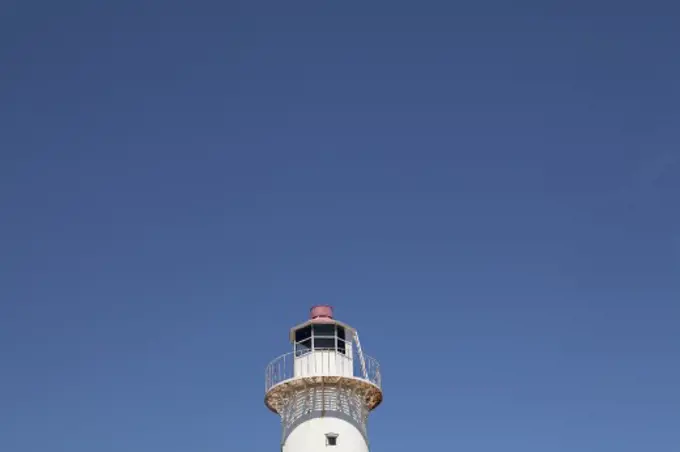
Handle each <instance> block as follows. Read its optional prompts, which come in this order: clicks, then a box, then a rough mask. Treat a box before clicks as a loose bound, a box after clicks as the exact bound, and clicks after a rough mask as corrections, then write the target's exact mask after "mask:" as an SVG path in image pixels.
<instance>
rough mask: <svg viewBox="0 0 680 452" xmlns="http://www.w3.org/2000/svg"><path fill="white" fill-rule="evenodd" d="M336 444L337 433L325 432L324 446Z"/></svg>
mask: <svg viewBox="0 0 680 452" xmlns="http://www.w3.org/2000/svg"><path fill="white" fill-rule="evenodd" d="M337 445H338V434H337V433H326V446H337Z"/></svg>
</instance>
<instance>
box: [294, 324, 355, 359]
mask: <svg viewBox="0 0 680 452" xmlns="http://www.w3.org/2000/svg"><path fill="white" fill-rule="evenodd" d="M347 348H348V344H347V341H346V335H345V328H344V327H342V326H340V325H337V324H335V323H316V324H311V325H307V326H303V327H302V328H300V329H298V330H296V331H295V356H302V355H304V354H307V353H309V352H311V351H312V350H326V351H336V352H339V353H342V354H343V355H344V354H346V353H347Z"/></svg>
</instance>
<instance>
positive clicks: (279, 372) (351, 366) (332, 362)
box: [265, 352, 382, 392]
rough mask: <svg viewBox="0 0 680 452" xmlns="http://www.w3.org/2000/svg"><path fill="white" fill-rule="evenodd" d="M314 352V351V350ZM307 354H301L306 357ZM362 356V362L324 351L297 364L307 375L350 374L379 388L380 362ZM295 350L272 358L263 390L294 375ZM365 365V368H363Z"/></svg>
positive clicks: (267, 368)
mask: <svg viewBox="0 0 680 452" xmlns="http://www.w3.org/2000/svg"><path fill="white" fill-rule="evenodd" d="M315 353H316V352H315ZM306 356H308V355H303V357H306ZM363 356H364V360H363V361H364V362H363V363H359V362H358V361H359V360H358V359H356V358H355V359H354V360H352V359H351V358H349V357H348V356H345V355H343V354H341V353H336V352H325V353H323V355H320V356H319V359H314V358H312V359H309V360H308V359H304V358H303V359H300V358H298V360H299V361H298V362H299V364H298V366H299V365H301V364H302V365H304V366H305V370H307V374H308V375H330V376H333V375H335V376H351V377H353V378H357V379H360V380H364V381H368V382H369V383H372V384H374V385H376V386H378V387H379V388H380V387H381V385H382V376H381V374H380V364H379V363H378V361H377V360H376V359H375V358H372V357H370V356H368V355H363ZM295 360H296V357H295V352H288V353H285V354H283V355H281V356H279V357H277V358H275V359H273V360H272V361H271V362H270V363H269V365H267V367H266V369H265V392H268V391H269V390H270V389H271V388H272V387H274V386H276V385H278V384H280V383H283V382H284V381H287V380H291V379H293V378H294V377H295ZM364 365H365V370H364V369H363V367H364Z"/></svg>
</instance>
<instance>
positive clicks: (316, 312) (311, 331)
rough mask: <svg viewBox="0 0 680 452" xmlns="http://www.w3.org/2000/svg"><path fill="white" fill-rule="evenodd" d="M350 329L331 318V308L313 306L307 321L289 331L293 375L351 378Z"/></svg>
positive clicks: (352, 332)
mask: <svg viewBox="0 0 680 452" xmlns="http://www.w3.org/2000/svg"><path fill="white" fill-rule="evenodd" d="M353 335H354V329H353V328H352V327H350V326H349V325H345V324H344V323H342V322H339V321H337V320H335V319H333V308H332V307H330V306H325V305H324V306H314V307H313V308H312V309H311V312H310V319H309V320H308V321H306V322H305V323H302V324H300V325H298V326H296V327H294V328H292V329H291V331H290V340H291V343H292V344H293V350H294V356H295V375H296V376H333V375H337V376H345V375H352V372H353V362H352V337H353Z"/></svg>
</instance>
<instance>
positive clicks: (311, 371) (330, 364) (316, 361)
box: [294, 350, 354, 378]
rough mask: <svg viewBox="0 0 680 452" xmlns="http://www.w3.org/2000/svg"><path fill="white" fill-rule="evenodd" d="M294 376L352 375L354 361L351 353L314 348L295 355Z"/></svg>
mask: <svg viewBox="0 0 680 452" xmlns="http://www.w3.org/2000/svg"><path fill="white" fill-rule="evenodd" d="M294 372H295V375H294V376H295V377H296V378H297V377H319V376H324V375H329V376H339V377H352V376H353V375H354V363H353V362H352V357H351V355H349V356H348V355H343V354H342V353H338V352H336V351H334V350H314V351H312V352H309V353H307V354H306V355H302V356H297V357H295V369H294Z"/></svg>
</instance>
